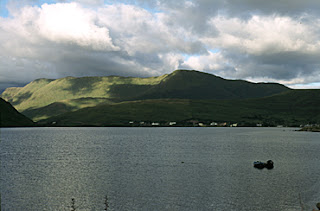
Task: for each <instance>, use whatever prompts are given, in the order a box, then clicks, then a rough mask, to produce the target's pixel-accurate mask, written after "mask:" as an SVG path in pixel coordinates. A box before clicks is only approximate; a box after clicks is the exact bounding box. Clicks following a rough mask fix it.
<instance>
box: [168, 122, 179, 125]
mask: <svg viewBox="0 0 320 211" xmlns="http://www.w3.org/2000/svg"><path fill="white" fill-rule="evenodd" d="M176 124H177V123H176V122H169V125H170V126H173V125H176Z"/></svg>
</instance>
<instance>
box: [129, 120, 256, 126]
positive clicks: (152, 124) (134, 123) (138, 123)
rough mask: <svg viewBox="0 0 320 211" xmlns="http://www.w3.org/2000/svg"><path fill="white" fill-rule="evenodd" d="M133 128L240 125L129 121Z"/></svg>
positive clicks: (228, 124) (190, 121)
mask: <svg viewBox="0 0 320 211" xmlns="http://www.w3.org/2000/svg"><path fill="white" fill-rule="evenodd" d="M129 125H131V126H146V127H157V126H162V127H168V126H193V127H238V125H239V124H238V123H227V122H213V121H212V122H200V121H198V120H189V121H186V122H174V121H172V122H147V121H146V122H145V121H140V122H138V121H129ZM255 126H256V127H262V124H261V123H258V124H256V125H255Z"/></svg>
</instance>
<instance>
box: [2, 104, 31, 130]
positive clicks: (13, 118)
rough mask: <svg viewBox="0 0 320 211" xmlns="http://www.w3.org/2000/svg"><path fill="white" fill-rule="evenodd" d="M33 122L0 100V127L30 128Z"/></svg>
mask: <svg viewBox="0 0 320 211" xmlns="http://www.w3.org/2000/svg"><path fill="white" fill-rule="evenodd" d="M32 125H33V122H32V121H31V120H30V119H28V118H27V117H25V116H24V115H22V114H20V113H19V112H18V111H17V110H16V109H14V108H13V107H12V106H11V105H10V103H8V102H6V101H5V100H3V99H2V98H0V127H19V126H32Z"/></svg>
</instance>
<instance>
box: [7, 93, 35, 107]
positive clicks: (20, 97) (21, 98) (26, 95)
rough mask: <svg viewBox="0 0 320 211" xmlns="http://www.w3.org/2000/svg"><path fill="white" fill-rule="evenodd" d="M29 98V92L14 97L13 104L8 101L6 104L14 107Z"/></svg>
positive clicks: (30, 94)
mask: <svg viewBox="0 0 320 211" xmlns="http://www.w3.org/2000/svg"><path fill="white" fill-rule="evenodd" d="M31 96H32V93H31V92H26V93H23V94H19V95H18V96H16V97H15V98H16V99H15V100H14V102H12V101H11V100H9V101H8V102H9V103H11V104H12V105H13V106H16V105H19V104H20V103H22V102H23V101H25V100H28V99H29V98H30V97H31Z"/></svg>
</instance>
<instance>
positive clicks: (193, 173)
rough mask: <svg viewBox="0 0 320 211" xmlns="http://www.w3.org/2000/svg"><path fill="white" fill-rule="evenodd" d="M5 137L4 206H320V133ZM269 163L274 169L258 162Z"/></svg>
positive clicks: (62, 132) (36, 133)
mask: <svg viewBox="0 0 320 211" xmlns="http://www.w3.org/2000/svg"><path fill="white" fill-rule="evenodd" d="M0 137H1V143H0V158H1V184H0V188H1V189H0V192H1V206H2V211H7V210H8V211H11V210H12V211H19V210H23V211H28V210H31V211H38V210H39V211H42V210H59V211H63V210H68V211H69V210H71V209H75V210H77V211H82V210H100V211H102V210H104V209H105V207H106V206H105V201H106V197H107V204H108V206H109V208H108V210H109V211H110V210H116V211H118V210H120V211H121V210H148V211H150V210H183V211H186V210H219V211H220V210H228V211H229V210H237V211H238V210H243V211H250V210H253V211H258V210H263V211H275V210H284V211H291V210H292V211H293V210H301V206H300V201H301V203H302V205H303V206H304V207H305V210H312V208H313V207H315V204H316V203H317V202H320V182H319V175H320V164H319V163H320V133H311V132H297V131H294V129H292V128H199V127H197V128H192V127H191V128H177V127H172V128H160V127H159V128H1V135H0ZM269 159H271V160H273V161H274V165H275V166H274V169H272V170H268V169H262V170H259V169H255V168H253V162H254V161H256V160H261V161H267V160H269ZM73 199H74V201H73V202H72V200H73ZM72 207H73V208H72Z"/></svg>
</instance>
